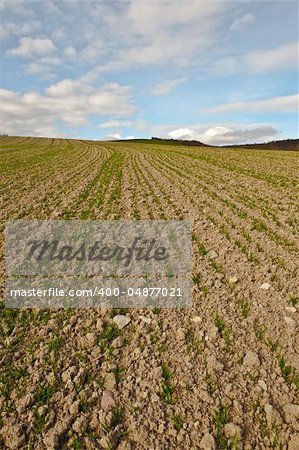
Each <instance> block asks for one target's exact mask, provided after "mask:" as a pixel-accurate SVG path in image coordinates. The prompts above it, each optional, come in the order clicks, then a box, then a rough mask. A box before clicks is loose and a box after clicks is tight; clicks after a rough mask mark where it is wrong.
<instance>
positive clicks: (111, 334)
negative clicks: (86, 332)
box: [98, 324, 119, 353]
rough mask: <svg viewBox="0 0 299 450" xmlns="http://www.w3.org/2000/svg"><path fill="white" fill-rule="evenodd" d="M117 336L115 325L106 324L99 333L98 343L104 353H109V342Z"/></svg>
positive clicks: (110, 349)
mask: <svg viewBox="0 0 299 450" xmlns="http://www.w3.org/2000/svg"><path fill="white" fill-rule="evenodd" d="M118 336H119V330H118V328H117V326H116V325H114V324H110V325H108V326H107V327H106V328H105V329H104V330H103V331H102V332H101V333H100V335H99V338H98V339H99V345H100V347H101V349H102V350H103V351H104V352H105V353H111V352H112V348H111V343H112V341H113V340H114V339H116V338H117V337H118Z"/></svg>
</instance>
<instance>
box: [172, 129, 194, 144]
mask: <svg viewBox="0 0 299 450" xmlns="http://www.w3.org/2000/svg"><path fill="white" fill-rule="evenodd" d="M199 136H200V135H199V134H198V132H196V131H194V130H191V129H190V128H179V129H177V130H173V131H170V132H169V133H168V137H169V138H170V139H182V140H186V141H192V140H198V139H199Z"/></svg>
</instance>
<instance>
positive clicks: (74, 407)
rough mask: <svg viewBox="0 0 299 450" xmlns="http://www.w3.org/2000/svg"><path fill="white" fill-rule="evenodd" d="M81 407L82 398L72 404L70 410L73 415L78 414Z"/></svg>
mask: <svg viewBox="0 0 299 450" xmlns="http://www.w3.org/2000/svg"><path fill="white" fill-rule="evenodd" d="M79 409H80V400H76V401H75V402H74V403H72V404H71V406H70V408H69V411H70V414H71V416H77V415H78V414H79Z"/></svg>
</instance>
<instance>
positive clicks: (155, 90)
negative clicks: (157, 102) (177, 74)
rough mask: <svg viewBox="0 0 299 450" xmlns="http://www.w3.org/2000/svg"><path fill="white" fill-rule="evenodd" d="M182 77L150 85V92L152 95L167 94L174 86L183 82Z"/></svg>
mask: <svg viewBox="0 0 299 450" xmlns="http://www.w3.org/2000/svg"><path fill="white" fill-rule="evenodd" d="M184 81H185V79H184V78H178V79H176V80H167V81H163V82H162V83H159V84H156V85H155V86H153V87H152V91H151V93H152V94H153V95H157V96H159V95H167V94H169V93H170V92H171V91H172V90H173V89H174V88H176V87H177V86H179V85H180V84H182V83H184Z"/></svg>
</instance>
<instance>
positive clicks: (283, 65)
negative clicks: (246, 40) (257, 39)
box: [245, 41, 299, 72]
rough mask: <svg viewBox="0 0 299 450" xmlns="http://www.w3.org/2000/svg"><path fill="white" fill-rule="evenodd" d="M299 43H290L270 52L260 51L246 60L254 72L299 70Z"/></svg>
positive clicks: (253, 53)
mask: <svg viewBox="0 0 299 450" xmlns="http://www.w3.org/2000/svg"><path fill="white" fill-rule="evenodd" d="M298 50H299V48H298V42H297V41H295V42H289V43H287V44H284V45H281V46H280V47H277V48H274V49H270V50H258V51H255V52H252V53H251V54H249V55H248V56H247V57H246V58H245V63H246V65H247V67H248V69H250V70H251V71H252V72H267V71H273V70H286V69H290V68H294V69H296V68H297V69H298V62H299V61H298Z"/></svg>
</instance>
